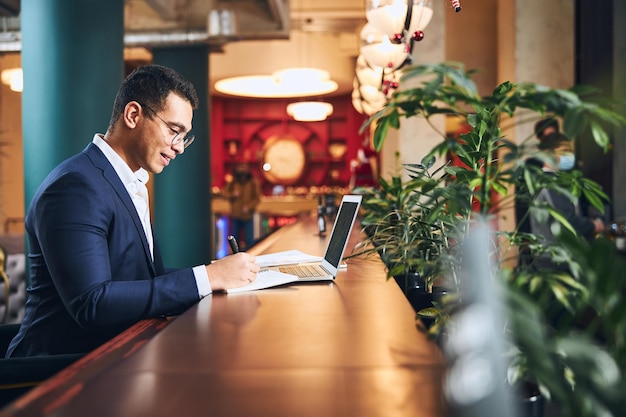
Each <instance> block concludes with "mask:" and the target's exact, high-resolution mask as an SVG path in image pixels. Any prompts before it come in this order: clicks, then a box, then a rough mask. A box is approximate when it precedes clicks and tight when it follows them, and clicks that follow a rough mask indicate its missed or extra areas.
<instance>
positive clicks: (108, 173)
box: [83, 143, 157, 275]
mask: <svg viewBox="0 0 626 417" xmlns="http://www.w3.org/2000/svg"><path fill="white" fill-rule="evenodd" d="M83 153H85V154H86V155H87V157H88V158H89V160H91V162H92V163H93V165H94V166H95V167H96V168H98V169H100V170H101V171H102V176H103V178H104V179H105V180H106V181H107V182H108V183H109V184H110V185H111V187H112V188H113V190H115V193H116V194H117V196H118V197H119V199H120V200H121V201H122V203H123V204H124V206H125V207H126V209H127V210H128V214H129V215H130V217H131V219H132V220H133V223H134V224H135V228H136V229H137V233H138V234H139V236H140V238H141V243H142V244H143V249H144V252H145V255H146V260H147V261H148V263H149V264H150V269H151V271H152V274H153V275H156V271H155V268H154V262H153V261H152V255H150V246H149V245H148V240H147V239H146V234H145V232H144V230H143V225H142V224H141V219H139V215H138V214H137V209H136V208H135V205H134V204H133V200H132V199H131V197H130V196H129V195H128V191H127V190H126V187H125V186H124V184H123V183H122V180H121V179H120V177H119V176H118V175H117V173H116V172H115V169H113V166H112V165H111V163H110V162H109V160H108V159H107V158H106V157H105V156H104V154H103V153H102V151H100V149H99V148H98V147H97V146H96V145H94V144H93V143H90V144H89V145H87V147H86V148H85V149H84V150H83ZM154 257H155V259H156V257H157V254H156V253H155V254H154Z"/></svg>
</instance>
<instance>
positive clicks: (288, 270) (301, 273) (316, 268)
mask: <svg viewBox="0 0 626 417" xmlns="http://www.w3.org/2000/svg"><path fill="white" fill-rule="evenodd" d="M278 270H279V271H280V272H284V273H285V274H291V275H297V276H298V277H300V278H308V277H323V276H326V275H330V274H329V273H328V271H326V270H325V269H324V268H322V267H321V266H320V265H294V266H281V267H280V268H278Z"/></svg>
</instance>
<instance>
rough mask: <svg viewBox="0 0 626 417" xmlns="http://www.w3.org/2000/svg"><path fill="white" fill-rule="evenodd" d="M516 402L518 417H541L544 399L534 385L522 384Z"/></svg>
mask: <svg viewBox="0 0 626 417" xmlns="http://www.w3.org/2000/svg"><path fill="white" fill-rule="evenodd" d="M516 401H517V406H518V410H519V416H520V417H543V414H544V409H545V398H544V397H543V395H541V393H540V392H539V389H538V388H537V386H536V385H535V384H530V383H525V384H523V386H522V388H521V389H520V392H519V393H518V397H517V398H516Z"/></svg>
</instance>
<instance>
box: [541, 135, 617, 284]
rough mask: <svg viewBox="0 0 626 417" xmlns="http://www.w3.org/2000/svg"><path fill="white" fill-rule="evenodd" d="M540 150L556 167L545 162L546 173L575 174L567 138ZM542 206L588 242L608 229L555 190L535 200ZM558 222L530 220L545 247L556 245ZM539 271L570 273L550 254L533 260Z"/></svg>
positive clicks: (559, 137) (552, 140) (551, 139)
mask: <svg viewBox="0 0 626 417" xmlns="http://www.w3.org/2000/svg"><path fill="white" fill-rule="evenodd" d="M539 150H542V151H544V152H546V153H548V154H549V155H551V156H552V157H553V158H554V159H553V161H554V162H553V163H548V162H545V163H544V164H543V168H542V170H543V171H544V172H546V173H549V174H550V173H551V174H553V175H555V174H556V172H557V171H571V170H572V169H574V168H575V166H576V157H575V155H574V151H573V148H572V143H571V141H570V140H568V139H567V137H566V136H565V135H563V134H561V133H554V134H552V135H550V136H548V137H546V138H544V140H543V141H542V142H541V143H540V144H539ZM535 199H536V201H537V202H538V203H544V204H549V205H550V206H551V207H553V208H554V209H556V210H557V211H558V212H559V213H561V214H562V215H563V217H564V218H565V219H566V220H567V221H568V222H569V224H570V225H571V226H572V227H573V229H574V230H575V231H576V233H577V234H578V235H580V236H582V237H585V238H587V239H591V238H593V237H594V236H595V235H596V234H598V233H601V232H603V231H604V229H605V225H604V222H603V221H602V220H601V219H598V218H593V219H592V218H589V217H587V216H584V215H583V214H581V212H580V207H579V202H578V201H575V202H574V201H572V200H571V198H570V196H568V195H566V194H564V193H562V192H560V191H558V190H555V189H545V188H544V189H543V190H541V191H539V193H538V194H537V196H536V197H535ZM554 222H555V219H554V218H553V217H552V216H549V217H548V218H547V219H545V220H544V221H540V220H538V219H536V218H535V217H534V216H530V228H531V232H532V233H534V234H537V235H539V236H542V237H543V239H544V241H543V242H542V243H543V244H544V245H549V244H552V243H554V242H556V237H555V236H554V235H553V233H552V228H551V226H552V224H553V223H554ZM533 263H534V265H535V267H537V268H538V269H543V268H550V269H554V270H563V271H566V272H567V271H569V269H568V266H567V265H566V264H560V263H558V262H555V261H554V259H553V258H552V256H551V255H550V254H549V253H546V254H543V255H541V256H539V257H536V258H535V259H534V260H533Z"/></svg>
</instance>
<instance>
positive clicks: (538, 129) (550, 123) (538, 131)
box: [535, 117, 559, 138]
mask: <svg viewBox="0 0 626 417" xmlns="http://www.w3.org/2000/svg"><path fill="white" fill-rule="evenodd" d="M549 127H552V128H554V131H555V132H559V122H558V121H557V120H556V119H555V118H554V117H546V118H544V119H541V120H539V121H538V122H537V123H535V136H537V137H538V138H542V137H543V136H544V135H543V131H544V130H546V129H547V128H549Z"/></svg>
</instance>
